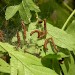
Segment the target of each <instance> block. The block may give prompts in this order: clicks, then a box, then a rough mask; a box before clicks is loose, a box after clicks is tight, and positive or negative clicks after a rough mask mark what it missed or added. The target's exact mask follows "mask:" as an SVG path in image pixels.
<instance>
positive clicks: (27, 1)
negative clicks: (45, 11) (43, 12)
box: [23, 0, 40, 12]
mask: <svg viewBox="0 0 75 75" xmlns="http://www.w3.org/2000/svg"><path fill="white" fill-rule="evenodd" d="M23 3H24V6H25V7H28V9H30V10H33V11H35V12H40V9H39V7H38V6H36V5H35V4H34V2H33V1H32V0H23Z"/></svg>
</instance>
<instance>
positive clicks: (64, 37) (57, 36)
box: [47, 23, 75, 50]
mask: <svg viewBox="0 0 75 75" xmlns="http://www.w3.org/2000/svg"><path fill="white" fill-rule="evenodd" d="M47 30H48V35H47V38H50V37H52V38H53V39H54V42H55V44H56V45H57V46H59V47H61V48H67V49H69V50H74V49H75V46H74V44H75V42H74V38H73V36H72V35H70V34H68V33H66V32H65V31H63V30H61V29H59V28H56V27H53V26H52V25H51V24H49V23H47Z"/></svg>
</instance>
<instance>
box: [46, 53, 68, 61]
mask: <svg viewBox="0 0 75 75" xmlns="http://www.w3.org/2000/svg"><path fill="white" fill-rule="evenodd" d="M65 57H69V55H66V54H64V53H62V52H58V53H57V54H48V55H46V56H45V58H50V59H58V60H59V59H62V58H65Z"/></svg>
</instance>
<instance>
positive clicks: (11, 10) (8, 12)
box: [5, 5, 19, 20]
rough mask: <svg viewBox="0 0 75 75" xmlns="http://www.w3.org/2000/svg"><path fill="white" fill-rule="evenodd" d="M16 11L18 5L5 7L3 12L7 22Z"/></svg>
mask: <svg viewBox="0 0 75 75" xmlns="http://www.w3.org/2000/svg"><path fill="white" fill-rule="evenodd" d="M18 10H19V5H15V6H9V7H7V9H6V12H5V18H6V20H9V19H10V18H12V17H13V16H14V15H15V14H16V12H17V11H18Z"/></svg>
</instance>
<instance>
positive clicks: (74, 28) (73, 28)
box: [66, 20, 75, 37]
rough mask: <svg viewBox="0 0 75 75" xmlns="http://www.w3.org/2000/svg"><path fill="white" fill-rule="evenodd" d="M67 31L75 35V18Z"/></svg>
mask: <svg viewBox="0 0 75 75" xmlns="http://www.w3.org/2000/svg"><path fill="white" fill-rule="evenodd" d="M66 32H67V33H69V34H71V35H72V36H73V37H75V20H73V21H72V23H71V24H70V25H69V26H68V28H67V29H66Z"/></svg>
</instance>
